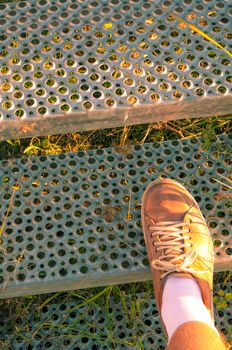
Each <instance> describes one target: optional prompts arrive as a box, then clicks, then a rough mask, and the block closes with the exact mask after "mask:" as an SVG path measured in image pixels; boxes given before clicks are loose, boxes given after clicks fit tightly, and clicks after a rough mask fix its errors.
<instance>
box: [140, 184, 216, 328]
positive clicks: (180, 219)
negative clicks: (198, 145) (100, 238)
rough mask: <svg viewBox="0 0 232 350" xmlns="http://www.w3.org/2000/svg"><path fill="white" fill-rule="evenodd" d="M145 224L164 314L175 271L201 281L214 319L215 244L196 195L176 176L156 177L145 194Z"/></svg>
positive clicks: (200, 285)
mask: <svg viewBox="0 0 232 350" xmlns="http://www.w3.org/2000/svg"><path fill="white" fill-rule="evenodd" d="M142 225H143V234H144V238H145V242H146V246H147V253H148V258H149V262H150V267H151V273H152V278H153V283H154V292H155V299H156V304H157V307H158V309H159V312H160V316H161V304H162V292H163V287H164V283H165V279H166V277H167V276H168V275H169V274H171V273H172V274H175V275H177V276H182V277H188V278H189V277H190V278H193V279H195V280H196V281H197V282H198V285H199V287H200V289H201V293H202V298H203V301H204V304H205V306H206V307H207V309H208V310H209V312H210V314H211V317H212V320H214V314H213V295H212V293H213V291H212V285H213V265H214V260H213V244H212V240H211V237H210V232H209V229H208V227H207V224H206V222H205V219H204V218H203V215H202V213H201V210H200V208H199V206H198V204H197V202H196V201H195V199H194V198H193V196H192V195H191V194H190V193H189V192H188V190H187V189H186V188H185V187H184V186H182V185H181V184H179V183H178V182H176V181H174V180H171V179H163V180H156V181H153V182H152V183H151V184H149V186H148V187H147V189H146V191H145V192H144V195H143V199H142ZM162 323H163V321H162ZM163 326H164V329H165V331H166V328H165V325H164V324H163ZM166 333H167V331H166Z"/></svg>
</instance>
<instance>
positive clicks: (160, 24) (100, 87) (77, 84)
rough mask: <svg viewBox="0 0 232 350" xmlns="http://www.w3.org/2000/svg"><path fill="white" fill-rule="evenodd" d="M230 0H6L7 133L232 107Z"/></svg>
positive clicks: (1, 68) (3, 93)
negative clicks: (195, 29) (8, 1)
mask: <svg viewBox="0 0 232 350" xmlns="http://www.w3.org/2000/svg"><path fill="white" fill-rule="evenodd" d="M175 16H178V17H181V18H183V19H185V20H186V21H188V22H189V23H190V24H191V25H194V26H196V27H197V28H199V29H200V30H202V31H204V32H205V33H207V34H208V35H209V36H210V37H211V38H213V39H214V40H216V41H217V42H218V43H220V44H221V45H222V46H223V47H224V48H225V49H226V50H228V51H230V50H231V35H232V34H231V18H232V4H231V2H230V1H217V0H204V1H202V0H195V1H193V0H181V1H177V0H175V1H169V0H165V1H160V0H156V1H142V0H130V1H123V0H108V1H83V0H79V1H76V0H75V1H72V0H53V1H50V0H40V1H30V2H29V1H20V2H17V3H4V4H0V140H4V139H7V138H22V137H28V136H36V135H45V134H52V133H63V132H68V131H75V130H90V129H97V128H103V127H115V126H121V125H126V124H138V123H146V122H152V121H157V120H159V121H162V120H167V119H176V118H186V117H187V118H192V117H203V116H209V115H213V114H214V115H219V114H221V115H222V114H227V113H230V112H231V111H232V98H231V91H232V76H231V58H230V56H229V55H228V54H227V53H226V52H225V51H223V50H222V49H220V48H218V47H217V46H215V45H214V44H212V43H211V42H210V41H207V40H205V39H204V38H203V37H202V36H201V35H199V34H197V33H196V32H195V31H192V30H191V29H190V28H188V26H186V24H184V23H182V22H180V21H179V19H177V18H176V17H175Z"/></svg>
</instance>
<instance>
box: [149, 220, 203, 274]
mask: <svg viewBox="0 0 232 350" xmlns="http://www.w3.org/2000/svg"><path fill="white" fill-rule="evenodd" d="M186 224H190V221H178V222H176V221H175V222H173V221H163V222H159V223H158V224H156V225H155V226H153V225H150V230H151V232H152V233H151V236H152V237H154V236H156V235H157V236H159V238H160V240H157V241H154V242H153V245H154V246H155V247H156V251H161V250H163V254H161V255H160V256H159V258H158V259H153V261H152V262H151V264H152V266H153V267H154V268H155V269H158V270H164V271H166V272H165V273H163V274H162V275H161V278H163V277H165V276H166V275H168V274H170V273H172V272H186V273H200V274H201V273H205V272H206V270H201V271H197V270H194V269H193V268H190V267H189V266H190V265H192V264H193V262H194V261H195V260H196V258H197V256H198V254H197V251H196V250H195V249H191V250H189V251H188V252H186V253H185V252H184V248H185V247H188V248H193V246H192V244H191V243H183V240H184V239H190V237H189V236H188V235H187V233H189V229H188V228H185V226H186ZM180 260H182V262H181V263H180V262H178V263H177V261H180Z"/></svg>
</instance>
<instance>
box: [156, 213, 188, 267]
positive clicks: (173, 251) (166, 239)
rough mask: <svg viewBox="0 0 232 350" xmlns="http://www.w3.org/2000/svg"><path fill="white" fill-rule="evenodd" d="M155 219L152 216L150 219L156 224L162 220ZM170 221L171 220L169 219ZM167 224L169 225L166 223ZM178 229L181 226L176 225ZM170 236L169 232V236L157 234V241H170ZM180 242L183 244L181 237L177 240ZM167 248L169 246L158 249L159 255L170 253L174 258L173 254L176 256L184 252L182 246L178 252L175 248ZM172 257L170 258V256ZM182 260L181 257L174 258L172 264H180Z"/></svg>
mask: <svg viewBox="0 0 232 350" xmlns="http://www.w3.org/2000/svg"><path fill="white" fill-rule="evenodd" d="M156 220H157V219H156V218H155V219H154V218H153V219H152V221H153V222H154V224H158V223H159V222H162V221H161V220H157V221H156ZM170 221H171V220H170ZM179 221H180V220H177V222H179ZM168 226H169V225H168ZM170 226H171V224H170ZM178 229H180V230H181V229H182V227H181V226H179V227H178ZM170 238H171V234H170V235H169V237H164V236H162V235H161V236H159V238H158V239H159V241H161V242H165V241H170ZM173 238H176V236H173ZM178 242H179V243H180V244H184V239H182V240H179V241H178ZM168 250H169V248H164V249H162V250H160V256H162V255H164V256H165V255H169V254H171V255H173V258H174V256H178V255H180V254H184V248H182V249H181V250H182V253H180V252H179V251H177V250H175V249H172V250H171V251H168ZM171 259H172V258H171ZM182 262H183V259H178V260H176V261H175V262H173V264H174V265H179V264H181V263H182Z"/></svg>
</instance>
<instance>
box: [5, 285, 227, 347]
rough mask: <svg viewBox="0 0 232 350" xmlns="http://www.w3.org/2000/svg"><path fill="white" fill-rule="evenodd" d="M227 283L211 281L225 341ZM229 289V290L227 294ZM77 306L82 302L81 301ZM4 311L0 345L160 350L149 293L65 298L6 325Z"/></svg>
mask: <svg viewBox="0 0 232 350" xmlns="http://www.w3.org/2000/svg"><path fill="white" fill-rule="evenodd" d="M230 287H231V284H226V285H221V286H220V285H216V286H215V287H214V291H215V293H216V292H218V291H219V289H220V293H224V294H223V299H224V303H223V304H224V305H223V306H222V305H221V307H220V298H219V300H218V303H217V304H218V305H217V307H219V309H216V310H215V321H216V326H217V328H218V329H219V330H221V331H222V332H224V333H225V335H226V336H227V338H228V341H230V340H231V338H230V337H231V334H230V331H229V325H230V324H231V321H232V315H231V310H232V308H231V306H232V299H231V293H230V292H231V289H230ZM229 293H230V294H229ZM81 305H82V306H81ZM11 317H12V316H11V315H10V313H9V314H8V315H3V314H2V312H1V314H0V325H1V327H0V344H1V340H2V342H3V343H2V344H1V346H2V347H3V344H5V346H6V349H8V348H9V349H14V350H26V349H27V350H45V349H50V350H53V349H54V350H86V349H88V350H109V349H110V350H111V349H118V350H122V349H133V350H164V349H165V345H166V339H165V335H164V333H163V330H162V326H161V323H160V318H159V314H158V310H157V307H156V304H155V301H154V297H153V295H148V294H137V295H127V296H125V297H122V298H120V297H118V296H117V297H113V298H112V297H111V298H110V299H109V300H102V303H99V301H98V302H97V303H88V302H86V303H85V301H84V302H83V299H79V298H77V297H76V298H74V297H70V296H69V297H66V298H64V299H63V300H62V301H61V302H60V303H56V304H52V303H49V304H48V305H46V306H44V307H43V308H39V307H38V305H35V304H34V303H33V304H31V306H30V307H29V308H28V309H27V314H26V315H25V316H24V317H23V318H22V319H21V320H20V321H18V322H17V323H15V324H14V323H13V324H12V319H11Z"/></svg>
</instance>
